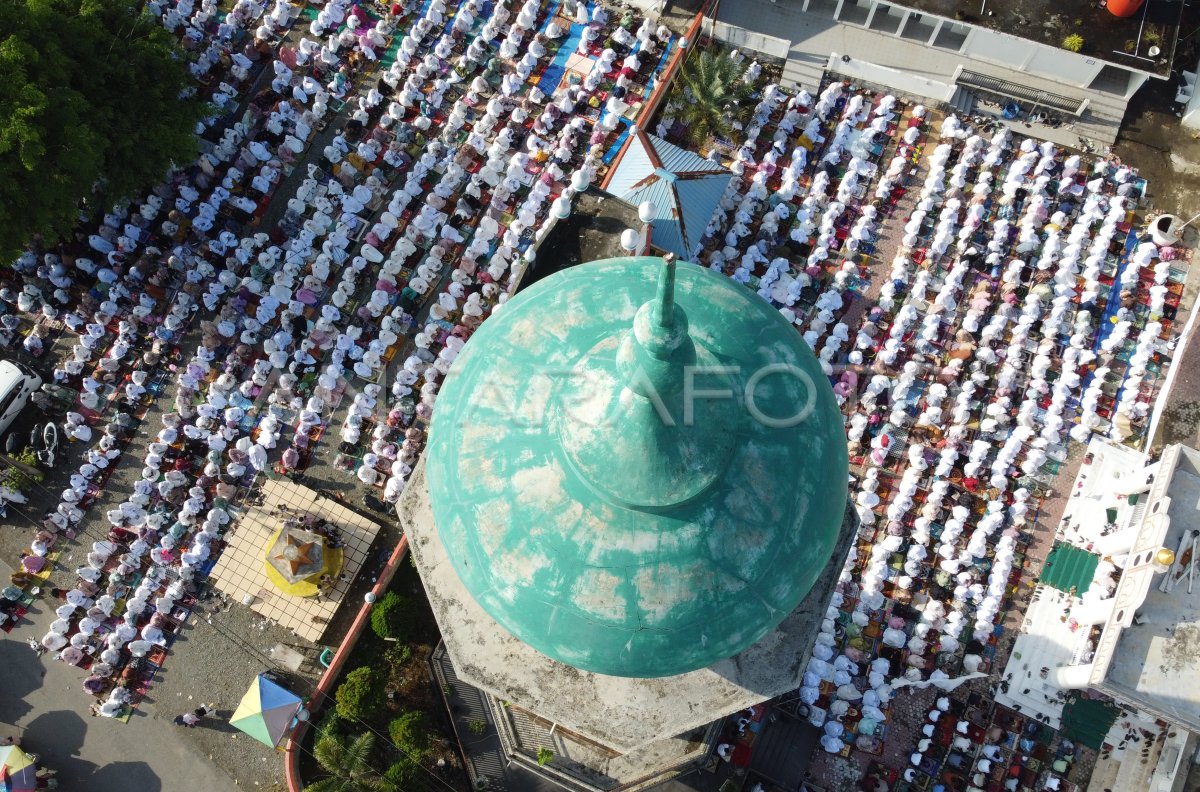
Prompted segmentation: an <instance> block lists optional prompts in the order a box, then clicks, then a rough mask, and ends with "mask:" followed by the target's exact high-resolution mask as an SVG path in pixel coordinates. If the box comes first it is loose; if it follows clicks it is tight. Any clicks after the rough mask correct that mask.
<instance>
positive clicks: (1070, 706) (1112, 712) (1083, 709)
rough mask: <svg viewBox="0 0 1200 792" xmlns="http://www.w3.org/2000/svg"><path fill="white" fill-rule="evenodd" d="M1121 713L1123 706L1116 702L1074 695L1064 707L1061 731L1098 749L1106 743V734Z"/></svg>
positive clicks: (1089, 746)
mask: <svg viewBox="0 0 1200 792" xmlns="http://www.w3.org/2000/svg"><path fill="white" fill-rule="evenodd" d="M1120 714H1121V708H1120V707H1118V706H1117V705H1115V704H1110V703H1108V702H1106V701H1100V700H1098V699H1089V698H1083V697H1082V696H1078V695H1076V696H1072V697H1071V698H1070V699H1069V700H1068V701H1067V703H1066V705H1065V706H1064V707H1063V713H1062V729H1061V730H1060V731H1061V732H1062V734H1063V736H1064V737H1069V738H1071V739H1072V740H1074V741H1075V742H1078V743H1083V744H1084V745H1086V746H1087V747H1088V748H1091V749H1092V750H1095V751H1098V750H1100V746H1101V745H1102V744H1103V743H1104V736H1105V735H1106V734H1108V730H1109V729H1110V728H1112V725H1113V723H1114V722H1115V721H1116V719H1117V716H1118V715H1120Z"/></svg>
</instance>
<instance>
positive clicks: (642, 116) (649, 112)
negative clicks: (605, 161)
mask: <svg viewBox="0 0 1200 792" xmlns="http://www.w3.org/2000/svg"><path fill="white" fill-rule="evenodd" d="M705 13H706V11H704V10H701V11H700V12H698V13H697V14H696V18H695V19H693V20H692V24H691V25H689V26H688V29H687V33H685V34H684V38H686V39H687V43H688V45H687V46H686V47H680V46H676V47H675V51H674V52H673V53H671V58H670V60H668V61H667V68H665V69H663V73H662V77H661V78H660V79H659V81H658V83H657V84H656V85H655V86H654V91H653V92H652V93H651V94H650V98H649V99H647V100H646V102H645V103H644V104H643V105H642V110H641V112H639V113H638V117H637V122H636V123H637V127H638V129H645V128H646V125H647V124H649V123H650V119H651V118H653V117H654V114H655V113H656V112H658V106H659V105H661V104H662V102H663V100H664V99H665V98H666V96H667V93H668V92H669V91H670V89H671V83H672V82H674V81H675V75H676V73H677V72H678V71H679V68H680V66H682V64H683V60H684V58H686V57H687V54H688V53H689V52H690V51H691V50H692V49H693V48H695V46H696V43H697V41H698V40H699V36H700V25H701V23H703V22H704V15H705ZM632 140H633V135H626V136H625V142H624V143H622V144H621V150H620V151H619V152H617V158H616V159H615V160H613V162H614V163H617V162H620V161H621V157H623V156H625V149H627V148H629V144H630V142H631V141H632ZM613 170H614V169H613V168H609V169H608V172H607V173H605V174H604V179H603V180H602V181H601V182H600V189H601V190H604V189H607V188H608V182H609V181H610V180H611V179H612V175H613Z"/></svg>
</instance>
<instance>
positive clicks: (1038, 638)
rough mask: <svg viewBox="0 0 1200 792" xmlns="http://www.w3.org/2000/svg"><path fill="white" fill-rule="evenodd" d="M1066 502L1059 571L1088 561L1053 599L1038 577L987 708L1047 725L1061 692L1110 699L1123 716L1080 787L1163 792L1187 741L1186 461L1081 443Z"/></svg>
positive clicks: (1193, 725) (1192, 600)
mask: <svg viewBox="0 0 1200 792" xmlns="http://www.w3.org/2000/svg"><path fill="white" fill-rule="evenodd" d="M1071 491H1072V497H1071V499H1070V500H1069V502H1068V506H1067V509H1066V512H1065V513H1064V515H1063V520H1062V523H1061V525H1060V527H1059V529H1058V532H1057V534H1056V539H1057V540H1058V545H1059V547H1058V548H1056V552H1057V551H1058V550H1059V549H1060V548H1062V547H1063V546H1067V545H1069V548H1067V549H1066V552H1065V553H1062V556H1061V557H1062V558H1064V560H1062V561H1060V562H1059V563H1060V564H1068V565H1075V567H1076V568H1080V567H1082V568H1087V563H1086V562H1082V561H1080V559H1081V558H1086V557H1088V556H1089V555H1090V556H1091V558H1092V560H1091V566H1090V568H1091V569H1094V570H1095V571H1094V574H1093V576H1092V577H1091V582H1090V583H1088V582H1087V580H1086V579H1084V580H1078V583H1079V585H1078V590H1076V587H1075V585H1072V586H1071V590H1070V591H1062V588H1064V581H1063V579H1062V578H1063V577H1064V575H1061V574H1060V575H1058V578H1059V579H1058V580H1057V581H1056V582H1054V578H1055V575H1053V574H1052V573H1051V571H1050V569H1049V567H1050V566H1051V565H1050V564H1049V563H1048V564H1047V567H1046V568H1044V569H1043V571H1042V578H1041V582H1040V583H1039V585H1038V587H1037V589H1035V592H1034V596H1033V601H1032V603H1031V604H1030V606H1029V608H1028V609H1027V610H1026V614H1025V620H1024V623H1023V625H1022V629H1021V633H1020V635H1018V637H1017V640H1016V643H1015V644H1014V646H1013V649H1012V653H1011V656H1010V660H1009V662H1008V665H1007V666H1006V668H1005V669H1004V674H1003V680H1004V684H1003V685H1002V689H1001V692H999V693H998V694H997V696H996V701H997V702H998V703H1001V704H1003V705H1005V706H1008V707H1011V708H1014V709H1017V710H1018V711H1021V712H1024V713H1026V714H1031V713H1032V714H1033V715H1034V716H1035V717H1037V718H1039V719H1041V720H1043V721H1044V722H1046V723H1049V724H1050V725H1052V726H1054V727H1055V728H1057V727H1059V725H1060V720H1061V719H1062V718H1063V711H1064V709H1063V705H1064V702H1065V701H1066V699H1067V697H1068V694H1069V693H1070V691H1080V690H1092V691H1099V692H1101V693H1104V694H1107V695H1108V696H1111V697H1112V698H1113V699H1114V700H1115V701H1116V702H1117V703H1118V704H1120V705H1121V707H1122V709H1123V714H1122V715H1121V716H1120V717H1118V719H1117V721H1116V722H1115V723H1113V724H1112V727H1111V729H1110V730H1109V732H1108V737H1107V738H1106V739H1105V741H1104V742H1105V746H1106V749H1107V750H1106V751H1105V752H1103V753H1102V758H1101V760H1100V761H1099V762H1098V763H1097V765H1096V770H1095V772H1094V774H1093V776H1092V783H1091V786H1090V787H1089V788H1090V789H1095V790H1103V789H1113V790H1116V789H1141V788H1145V789H1147V790H1149V792H1171V790H1174V789H1178V788H1179V787H1180V785H1181V784H1182V783H1183V779H1184V776H1185V775H1186V766H1187V760H1188V759H1189V757H1190V756H1191V755H1192V752H1193V750H1194V747H1195V745H1196V742H1197V737H1196V735H1198V734H1200V686H1197V684H1196V681H1197V680H1198V679H1200V570H1198V569H1196V568H1195V567H1196V566H1200V563H1196V564H1194V563H1193V562H1194V561H1195V562H1200V545H1197V544H1195V542H1196V541H1197V538H1198V537H1200V519H1197V518H1198V516H1200V452H1197V451H1196V450H1194V449H1191V448H1187V447H1184V446H1179V445H1174V446H1170V447H1168V448H1167V449H1166V450H1165V451H1164V452H1163V454H1162V456H1161V458H1160V459H1159V460H1158V461H1157V462H1153V463H1152V462H1150V460H1149V458H1148V457H1146V456H1145V455H1143V454H1141V453H1139V452H1137V451H1134V450H1132V449H1129V448H1126V447H1123V446H1117V445H1114V444H1112V443H1109V442H1107V441H1104V440H1100V439H1093V441H1092V442H1091V444H1090V445H1089V446H1088V458H1087V460H1086V461H1085V464H1084V466H1083V467H1082V468H1081V470H1080V473H1079V476H1078V477H1077V478H1076V480H1075V483H1074V485H1073V486H1072V490H1071ZM1065 559H1069V560H1065ZM1048 561H1049V559H1048ZM1058 571H1059V572H1061V570H1058ZM1078 574H1080V573H1077V574H1076V576H1075V577H1076V579H1072V577H1071V576H1070V575H1067V576H1065V577H1066V582H1068V583H1072V584H1074V583H1075V582H1077V578H1078ZM1131 736H1133V737H1135V738H1136V739H1130V738H1131Z"/></svg>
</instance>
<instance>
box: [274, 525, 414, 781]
mask: <svg viewBox="0 0 1200 792" xmlns="http://www.w3.org/2000/svg"><path fill="white" fill-rule="evenodd" d="M407 555H408V537H407V536H402V537H400V541H399V543H397V544H396V549H395V550H393V551H392V557H391V558H389V559H388V562H387V566H385V567H384V568H383V571H382V572H381V573H380V574H379V579H378V580H376V581H375V587H374V588H372V589H371V592H372V593H373V594H374V595H375V598H376V599H379V598H380V597H382V596H383V594H384V592H385V591H387V587H388V586H389V585H390V584H391V582H392V578H393V577H394V576H395V574H396V569H397V568H398V567H399V566H400V562H401V561H403V560H404V559H405V557H406V556H407ZM370 621H371V606H370V605H369V604H367V603H366V602H364V603H363V604H362V607H361V608H359V609H358V615H357V616H355V617H354V623H353V624H351V625H350V631H349V632H348V633H346V637H345V638H343V639H342V643H341V645H340V646H338V650H337V652H336V653H335V654H334V656H333V659H332V660H330V661H329V668H326V669H325V673H324V674H322V675H321V681H320V682H318V683H317V690H316V692H314V693H313V695H312V698H310V699H309V700H308V705H307V706H308V712H309V720H308V721H301V722H299V723H297V724H296V728H294V729H293V730H292V734H291V736H290V737H289V738H288V742H287V746H286V747H285V748H284V758H283V774H284V777H285V778H286V779H287V787H288V792H303V789H304V782H303V781H301V780H300V741H301V740H302V739H303V738H304V732H305V731H306V730H307V729H308V724H309V722H310V721H311V720H312V719H313V718H314V717H316V714H317V713H318V712H320V710H321V707H323V706H324V705H325V703H326V701H327V700H328V699H329V698H330V696H331V692H330V689H331V688H332V687H333V683H334V681H335V680H336V679H337V678H338V676H340V675H341V673H342V666H344V665H345V664H346V660H348V659H349V657H350V653H351V652H352V651H353V650H354V645H355V644H357V643H358V639H359V636H360V635H362V631H363V629H364V628H365V627H366V626H367V624H368V623H369V622H370Z"/></svg>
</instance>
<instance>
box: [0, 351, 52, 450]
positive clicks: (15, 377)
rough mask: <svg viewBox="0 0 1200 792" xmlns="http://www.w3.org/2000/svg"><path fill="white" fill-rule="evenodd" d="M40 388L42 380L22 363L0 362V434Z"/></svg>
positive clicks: (5, 430) (6, 429)
mask: <svg viewBox="0 0 1200 792" xmlns="http://www.w3.org/2000/svg"><path fill="white" fill-rule="evenodd" d="M41 386H42V378H41V377H40V376H38V373H37V372H36V371H34V370H33V369H31V368H29V366H26V365H25V364H24V363H17V362H15V361H11V360H0V434H4V433H5V432H7V431H8V429H9V427H10V426H11V425H12V422H13V420H14V419H15V418H16V417H17V416H18V415H19V414H20V413H21V410H23V409H25V405H26V404H28V403H29V397H30V395H32V394H33V392H34V391H35V390H37V389H38V388H40V387H41Z"/></svg>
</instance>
